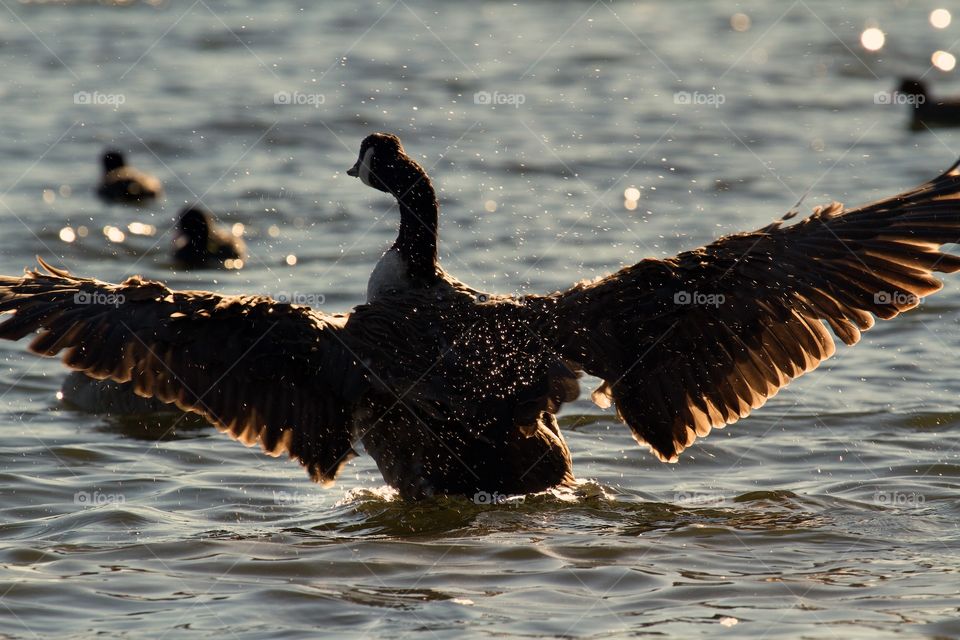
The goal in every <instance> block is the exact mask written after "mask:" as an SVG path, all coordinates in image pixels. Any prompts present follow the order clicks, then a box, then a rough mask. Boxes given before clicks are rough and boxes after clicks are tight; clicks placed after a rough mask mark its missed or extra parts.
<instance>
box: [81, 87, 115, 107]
mask: <svg viewBox="0 0 960 640" xmlns="http://www.w3.org/2000/svg"><path fill="white" fill-rule="evenodd" d="M126 101H127V97H126V96H125V95H123V94H122V93H100V92H99V91H77V92H76V93H74V94H73V104H92V105H98V106H100V105H102V106H108V107H119V106H120V105H122V104H123V103H124V102H126Z"/></svg>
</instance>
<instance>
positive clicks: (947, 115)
mask: <svg viewBox="0 0 960 640" xmlns="http://www.w3.org/2000/svg"><path fill="white" fill-rule="evenodd" d="M897 94H899V95H902V96H906V98H907V99H906V100H905V101H906V102H907V104H908V105H909V107H910V128H911V129H913V130H914V131H922V130H924V129H926V128H927V127H960V99H956V98H954V99H942V98H934V97H932V96H931V95H930V94H929V93H928V92H927V85H926V84H925V83H923V82H922V81H920V80H914V79H912V78H906V79H904V80H903V81H902V82H901V83H900V88H899V89H897Z"/></svg>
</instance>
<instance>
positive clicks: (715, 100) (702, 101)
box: [673, 91, 727, 109]
mask: <svg viewBox="0 0 960 640" xmlns="http://www.w3.org/2000/svg"><path fill="white" fill-rule="evenodd" d="M726 101H727V97H726V96H725V95H723V94H722V93H702V92H700V91H677V92H676V93H674V94H673V104H692V105H698V106H706V107H713V108H714V109H719V108H720V105H722V104H723V103H725V102H726Z"/></svg>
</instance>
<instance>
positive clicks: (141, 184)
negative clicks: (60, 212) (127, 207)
mask: <svg viewBox="0 0 960 640" xmlns="http://www.w3.org/2000/svg"><path fill="white" fill-rule="evenodd" d="M162 194H163V187H162V186H161V184H160V181H159V180H157V179H156V178H155V177H153V176H151V175H147V174H146V173H143V172H141V171H138V170H136V169H134V168H133V167H131V166H129V165H128V164H127V161H126V158H124V156H123V153H121V152H120V151H117V150H116V149H110V150H108V151H107V152H105V153H104V154H103V178H102V179H101V180H100V185H99V186H98V187H97V195H98V196H100V198H101V199H102V200H103V201H105V202H110V203H120V204H143V203H144V202H147V201H148V200H154V199H156V198H159V197H160V196H161V195H162Z"/></svg>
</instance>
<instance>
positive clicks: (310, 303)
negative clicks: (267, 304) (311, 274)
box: [274, 291, 327, 307]
mask: <svg viewBox="0 0 960 640" xmlns="http://www.w3.org/2000/svg"><path fill="white" fill-rule="evenodd" d="M274 300H276V301H277V302H280V303H283V304H297V305H300V306H302V307H319V306H322V305H323V304H324V303H325V302H326V301H327V297H326V296H325V295H323V294H322V293H300V292H298V291H294V292H293V293H279V294H277V295H276V296H275V297H274Z"/></svg>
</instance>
